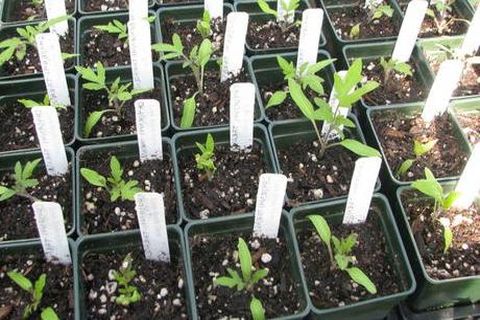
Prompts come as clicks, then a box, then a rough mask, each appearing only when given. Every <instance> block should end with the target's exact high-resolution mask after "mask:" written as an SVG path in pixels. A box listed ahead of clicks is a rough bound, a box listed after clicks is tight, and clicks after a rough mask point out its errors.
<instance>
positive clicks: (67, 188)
mask: <svg viewBox="0 0 480 320" xmlns="http://www.w3.org/2000/svg"><path fill="white" fill-rule="evenodd" d="M40 157H41V156H39V158H40ZM20 162H21V163H22V165H25V164H26V161H20ZM70 170H71V166H70V167H69V172H67V173H66V174H65V175H64V176H61V177H51V176H48V175H47V174H46V170H45V168H44V167H43V162H41V163H40V164H39V165H38V166H37V169H36V170H35V171H34V173H33V179H37V180H38V182H39V183H38V185H37V186H35V187H32V188H27V191H28V193H29V194H30V195H31V196H33V197H35V198H37V199H39V200H41V201H55V202H58V203H59V204H60V205H61V207H62V211H63V217H64V220H65V229H66V230H67V232H68V230H70V229H71V228H72V223H73V222H72V219H73V212H72V207H73V204H72V198H73V192H72V179H71V172H70ZM13 174H14V170H13V169H11V170H8V171H5V170H2V171H0V185H2V186H5V187H7V188H12V187H13V186H14V185H15V179H14V177H13ZM32 204H33V202H32V200H30V199H27V198H25V197H20V196H13V197H12V198H10V199H7V200H5V201H1V202H0V212H2V214H1V215H0V244H1V243H2V241H8V240H19V239H31V238H38V237H39V234H38V231H37V225H36V223H35V217H34V214H33V209H32V207H31V206H32Z"/></svg>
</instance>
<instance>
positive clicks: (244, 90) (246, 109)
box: [230, 82, 255, 151]
mask: <svg viewBox="0 0 480 320" xmlns="http://www.w3.org/2000/svg"><path fill="white" fill-rule="evenodd" d="M254 106H255V86H254V85H253V83H250V82H237V83H234V84H232V85H231V86H230V148H231V149H232V150H234V151H237V150H239V149H240V150H248V149H249V148H251V147H252V145H253V119H254V117H253V111H254Z"/></svg>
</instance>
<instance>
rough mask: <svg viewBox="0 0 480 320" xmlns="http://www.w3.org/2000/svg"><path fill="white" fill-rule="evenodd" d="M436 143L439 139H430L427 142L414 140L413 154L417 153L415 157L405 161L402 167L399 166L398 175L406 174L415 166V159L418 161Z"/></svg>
mask: <svg viewBox="0 0 480 320" xmlns="http://www.w3.org/2000/svg"><path fill="white" fill-rule="evenodd" d="M436 144H437V140H432V141H428V142H426V143H421V142H419V141H417V140H415V141H413V154H414V155H415V158H414V159H407V160H405V161H403V162H402V164H401V165H400V167H398V170H397V176H398V177H401V176H403V175H404V174H406V173H407V171H408V170H410V168H411V167H412V166H413V164H414V163H415V161H417V160H418V159H419V158H420V157H421V156H423V155H425V154H427V153H428V152H430V150H432V149H433V147H435V145H436Z"/></svg>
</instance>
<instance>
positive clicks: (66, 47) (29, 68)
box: [0, 21, 75, 76]
mask: <svg viewBox="0 0 480 320" xmlns="http://www.w3.org/2000/svg"><path fill="white" fill-rule="evenodd" d="M73 33H74V32H73V25H72V23H71V22H70V21H69V31H68V35H66V36H65V37H59V39H60V48H61V50H62V52H64V53H74V48H73V46H74V34H73ZM10 36H17V33H16V32H14V33H11V34H10ZM7 38H8V36H5V37H4V38H3V39H0V41H1V40H6V39H7ZM74 60H75V58H71V59H67V60H66V61H64V66H65V69H68V68H70V67H72V66H73V63H74ZM41 72H42V66H41V64H40V57H39V55H38V51H37V48H36V47H34V46H31V45H27V51H26V55H25V57H24V58H23V60H21V61H18V60H17V59H16V58H15V55H14V56H13V57H12V58H11V59H10V60H9V61H7V62H5V63H4V64H3V65H2V66H1V67H0V76H17V75H31V74H37V73H41Z"/></svg>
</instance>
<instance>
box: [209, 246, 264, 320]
mask: <svg viewBox="0 0 480 320" xmlns="http://www.w3.org/2000/svg"><path fill="white" fill-rule="evenodd" d="M237 248H238V257H239V259H240V269H241V276H240V274H239V273H238V271H236V270H233V269H230V268H227V272H228V274H229V276H223V277H218V278H217V279H215V284H216V285H219V286H223V287H228V288H230V289H233V288H235V287H236V288H237V291H242V290H245V291H247V292H251V293H253V291H254V290H253V287H254V285H255V284H256V283H258V282H259V281H260V280H262V279H263V278H265V277H266V276H267V275H268V269H259V270H256V271H255V272H252V269H253V265H252V255H251V254H250V250H249V249H248V245H247V243H246V242H245V240H243V239H242V238H238V246H237ZM250 311H251V313H252V317H253V319H255V320H257V319H258V320H262V319H265V310H264V309H263V306H262V303H261V301H260V300H258V299H257V298H255V296H253V294H252V300H251V302H250Z"/></svg>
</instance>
